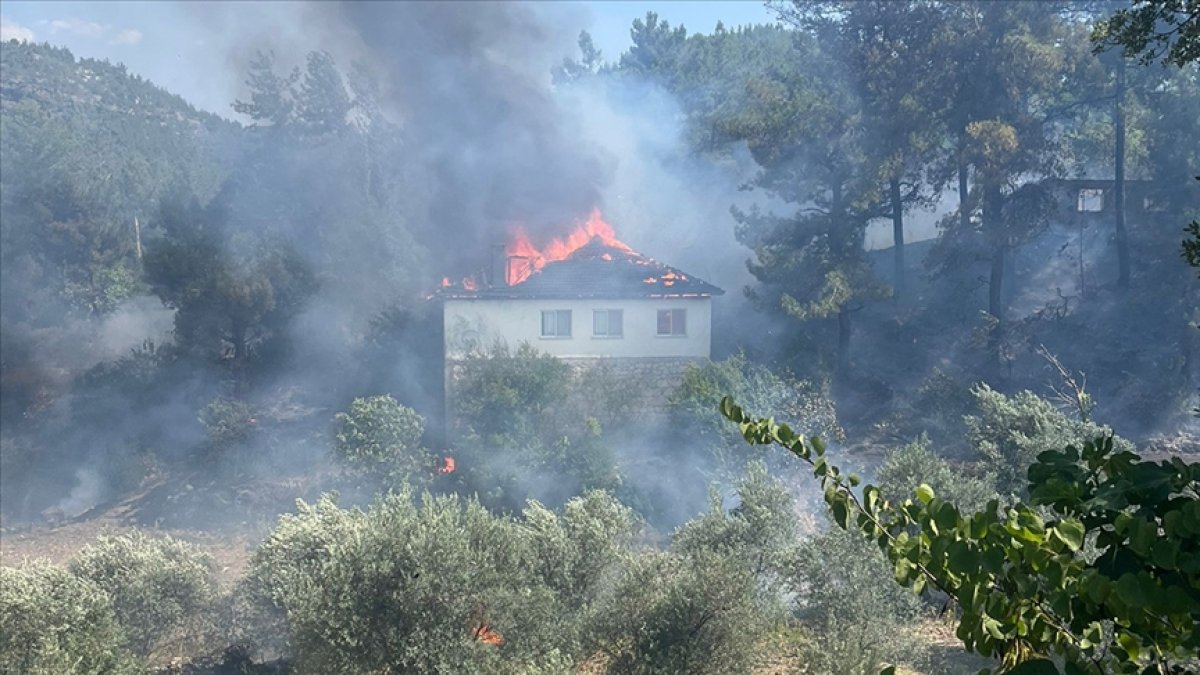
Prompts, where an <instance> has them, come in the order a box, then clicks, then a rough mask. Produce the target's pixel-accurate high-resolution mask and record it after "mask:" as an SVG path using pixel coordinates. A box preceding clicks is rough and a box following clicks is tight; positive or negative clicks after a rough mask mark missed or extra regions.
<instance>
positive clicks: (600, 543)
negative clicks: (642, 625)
mask: <svg viewBox="0 0 1200 675" xmlns="http://www.w3.org/2000/svg"><path fill="white" fill-rule="evenodd" d="M522 515H523V525H524V528H525V529H526V530H527V531H528V533H529V540H530V545H531V549H530V555H531V564H532V566H533V567H532V569H533V571H534V572H535V574H536V575H537V577H538V579H539V581H540V582H541V583H543V584H545V585H546V586H547V587H548V588H549V589H550V590H551V591H552V592H553V593H554V597H555V604H556V613H557V618H556V619H555V621H554V623H555V624H556V625H557V626H558V631H557V634H556V635H555V636H554V643H553V644H554V647H555V648H556V649H558V650H559V651H560V652H561V653H563V654H566V655H582V656H586V655H588V654H591V653H593V652H594V651H595V650H596V649H597V648H598V645H597V642H596V635H595V631H594V630H592V628H593V625H594V623H595V620H596V615H597V614H598V613H599V612H600V611H601V609H602V608H603V606H604V605H605V603H606V602H607V601H608V594H609V593H610V592H611V590H612V587H613V584H614V583H615V581H616V579H617V578H618V577H619V575H620V572H621V570H622V569H623V567H624V565H625V563H626V561H627V559H628V557H629V544H630V540H631V538H632V535H633V534H634V533H635V532H636V531H637V528H638V522H637V520H636V518H635V517H634V514H633V511H632V510H631V509H629V508H628V507H626V506H624V505H623V504H621V503H620V502H618V501H617V500H616V499H614V498H613V497H612V496H611V495H609V494H608V493H605V492H600V491H593V492H589V493H587V494H585V495H582V496H580V497H576V498H574V499H571V500H570V501H568V502H567V503H566V505H565V506H564V507H563V510H562V514H561V515H558V514H556V513H555V512H553V511H551V510H549V509H547V508H545V507H544V506H542V505H541V504H539V503H537V502H531V503H530V504H529V505H528V506H527V507H526V508H525V511H524V512H523V514H522Z"/></svg>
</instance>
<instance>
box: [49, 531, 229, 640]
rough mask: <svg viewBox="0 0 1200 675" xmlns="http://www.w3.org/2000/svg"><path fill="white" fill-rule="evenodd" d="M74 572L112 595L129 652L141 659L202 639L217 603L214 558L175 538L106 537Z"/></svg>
mask: <svg viewBox="0 0 1200 675" xmlns="http://www.w3.org/2000/svg"><path fill="white" fill-rule="evenodd" d="M70 569H71V572H72V573H73V574H75V575H76V576H78V577H80V578H82V579H86V580H88V581H90V582H92V583H94V584H95V585H96V587H98V588H100V589H101V590H103V591H104V592H105V593H107V594H108V597H109V598H110V599H111V601H112V608H113V611H114V612H115V614H116V618H117V622H118V623H119V624H120V625H121V626H122V627H123V628H124V630H125V634H126V637H127V639H128V643H129V645H130V647H131V648H132V649H133V650H134V651H135V652H136V653H138V654H140V655H142V656H147V655H149V654H151V653H153V652H154V651H155V650H156V649H158V648H161V647H162V646H164V645H165V644H168V643H170V642H176V641H183V640H187V639H188V638H191V639H193V640H194V639H196V638H198V637H199V636H200V632H201V631H202V630H203V629H204V627H205V622H206V621H207V617H208V616H209V615H210V612H211V609H212V605H213V602H214V600H215V598H216V578H215V574H214V569H213V562H212V559H211V557H209V556H208V555H207V554H205V553H202V552H201V551H199V550H197V549H196V548H195V547H194V546H192V545H190V544H188V543H186V542H182V541H179V540H176V539H172V538H171V537H162V538H154V537H148V536H146V535H144V534H142V533H140V532H134V533H132V534H121V535H111V534H102V535H100V537H98V538H97V540H96V541H95V542H94V543H92V544H90V545H88V546H86V547H84V548H83V550H82V551H80V552H79V554H78V555H76V556H75V558H74V560H72V561H71V565H70Z"/></svg>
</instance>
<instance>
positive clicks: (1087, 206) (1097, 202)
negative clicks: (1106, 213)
mask: <svg viewBox="0 0 1200 675" xmlns="http://www.w3.org/2000/svg"><path fill="white" fill-rule="evenodd" d="M1075 210H1077V211H1079V212H1080V213H1085V212H1088V213H1095V212H1097V211H1103V210H1104V190H1102V189H1100V188H1085V189H1083V190H1080V191H1079V202H1078V203H1077V204H1076V206H1075Z"/></svg>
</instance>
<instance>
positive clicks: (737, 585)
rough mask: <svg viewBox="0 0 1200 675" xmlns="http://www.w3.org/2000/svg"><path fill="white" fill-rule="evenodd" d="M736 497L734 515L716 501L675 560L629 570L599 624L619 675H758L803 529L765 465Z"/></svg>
mask: <svg viewBox="0 0 1200 675" xmlns="http://www.w3.org/2000/svg"><path fill="white" fill-rule="evenodd" d="M737 497H738V502H739V503H738V505H737V506H736V507H734V508H732V509H728V510H727V509H726V508H725V505H724V504H723V502H722V500H721V499H719V498H718V497H717V496H716V495H714V496H713V501H712V506H711V508H710V510H709V512H708V513H706V514H704V515H702V516H700V517H699V518H696V519H694V520H692V521H690V522H688V523H686V524H685V525H683V526H682V527H681V528H680V529H679V530H678V531H677V532H676V534H675V537H674V541H673V543H672V547H671V550H670V551H668V552H650V553H644V554H642V555H641V556H639V557H638V558H636V559H634V560H633V561H632V562H631V563H630V564H629V565H628V567H627V568H626V570H625V572H624V575H623V577H622V578H621V580H620V582H619V583H618V585H617V586H616V590H615V591H614V593H613V596H612V599H611V601H610V603H609V604H608V606H607V607H606V609H605V611H604V612H602V613H601V619H600V622H599V625H600V627H601V628H600V634H601V635H603V636H604V640H603V642H602V648H603V649H604V651H605V652H606V653H607V654H608V656H609V657H610V659H611V664H610V670H611V671H612V672H621V673H624V672H630V673H685V672H686V673H727V672H743V671H746V670H749V666H750V663H751V661H752V659H753V656H754V654H755V652H756V647H757V645H758V643H759V640H760V639H761V638H762V637H763V636H764V635H765V634H766V633H767V632H768V629H769V628H770V627H771V626H772V625H773V624H776V623H778V622H779V621H780V620H781V619H782V618H783V614H782V611H783V605H782V603H781V602H780V598H781V591H782V590H783V588H782V585H781V583H780V582H781V580H782V578H783V572H784V571H785V570H786V569H787V568H788V563H789V562H790V561H791V560H792V559H794V548H793V547H794V545H795V542H796V531H797V528H796V525H795V514H794V511H793V503H792V499H791V496H790V495H789V494H788V493H787V491H786V489H784V487H783V485H782V484H780V483H779V482H778V481H775V480H773V479H771V478H770V477H769V476H768V475H767V471H766V466H765V465H763V464H762V463H761V462H755V463H753V464H751V466H750V468H749V470H748V472H747V474H746V476H745V477H743V478H742V479H741V480H739V481H738V483H737Z"/></svg>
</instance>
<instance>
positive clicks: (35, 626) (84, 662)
mask: <svg viewBox="0 0 1200 675" xmlns="http://www.w3.org/2000/svg"><path fill="white" fill-rule="evenodd" d="M0 672H4V673H23V674H24V673H28V674H29V675H60V674H61V673H79V674H89V673H135V672H138V668H137V667H136V665H135V663H134V661H133V659H132V657H131V656H130V654H129V653H128V652H127V651H126V650H125V634H124V632H123V631H122V630H121V627H120V626H119V625H118V624H117V617H116V614H115V612H114V611H113V606H112V603H111V601H110V600H109V598H108V596H107V595H106V594H105V593H104V591H103V590H101V589H100V587H99V586H97V585H96V584H94V583H92V582H91V581H89V580H87V579H81V578H79V577H77V576H75V575H73V574H71V573H70V572H67V571H66V570H63V569H60V568H57V567H52V566H51V565H49V564H47V563H35V564H30V565H25V566H23V567H18V568H12V567H0Z"/></svg>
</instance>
